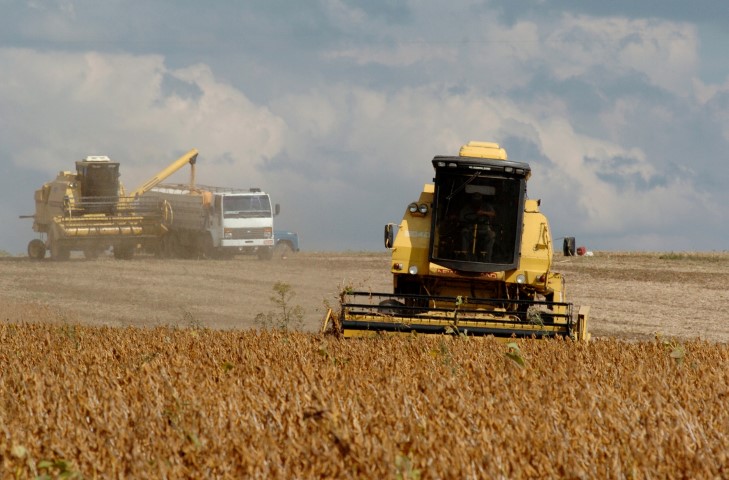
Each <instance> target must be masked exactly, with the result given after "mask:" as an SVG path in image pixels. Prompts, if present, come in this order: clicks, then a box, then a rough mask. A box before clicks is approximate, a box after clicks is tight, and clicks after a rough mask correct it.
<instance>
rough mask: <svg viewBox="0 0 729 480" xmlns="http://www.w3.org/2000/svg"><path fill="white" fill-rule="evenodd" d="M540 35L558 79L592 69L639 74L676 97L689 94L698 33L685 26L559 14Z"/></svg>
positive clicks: (691, 26)
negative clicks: (552, 23) (550, 25)
mask: <svg viewBox="0 0 729 480" xmlns="http://www.w3.org/2000/svg"><path fill="white" fill-rule="evenodd" d="M542 28H543V29H544V30H545V34H544V35H545V46H546V49H547V52H546V53H547V54H548V55H549V57H548V60H549V62H550V64H551V65H552V67H553V72H554V74H555V75H556V76H557V77H558V78H567V77H570V76H575V75H581V74H583V73H585V72H586V71H587V70H588V69H590V68H592V67H595V66H602V67H604V68H605V69H606V70H615V71H617V72H624V71H626V70H627V69H630V70H634V71H636V72H640V73H642V74H644V75H645V76H646V77H647V78H648V79H650V81H651V83H653V84H654V85H656V86H659V87H661V88H664V89H666V90H669V91H671V92H673V93H674V94H676V95H679V96H685V95H687V94H689V93H690V92H691V82H692V78H693V77H694V76H695V75H696V69H697V65H698V43H699V42H698V33H697V31H696V27H695V26H694V25H692V24H689V23H677V22H667V21H659V20H652V19H629V18H621V17H609V18H600V17H589V16H586V15H572V14H565V15H564V16H563V17H562V20H561V22H560V23H559V24H557V25H556V26H555V27H554V29H553V30H551V29H550V30H546V29H547V26H546V25H542Z"/></svg>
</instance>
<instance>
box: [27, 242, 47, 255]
mask: <svg viewBox="0 0 729 480" xmlns="http://www.w3.org/2000/svg"><path fill="white" fill-rule="evenodd" d="M28 257H30V258H31V259H33V260H43V259H44V258H46V244H45V242H43V240H40V239H38V238H34V239H33V240H31V241H30V243H29V244H28Z"/></svg>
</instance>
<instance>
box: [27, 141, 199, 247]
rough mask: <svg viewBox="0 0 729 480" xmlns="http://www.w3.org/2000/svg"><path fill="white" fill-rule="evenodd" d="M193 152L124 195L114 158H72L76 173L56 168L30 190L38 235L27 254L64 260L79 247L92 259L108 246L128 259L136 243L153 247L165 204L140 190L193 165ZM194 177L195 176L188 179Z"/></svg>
mask: <svg viewBox="0 0 729 480" xmlns="http://www.w3.org/2000/svg"><path fill="white" fill-rule="evenodd" d="M197 155H198V152H197V150H195V149H192V150H190V151H189V152H187V153H186V154H184V155H183V156H181V157H180V158H178V159H177V160H175V161H174V162H173V163H171V164H170V165H169V166H167V167H166V168H164V169H163V170H161V171H160V172H159V173H157V174H156V175H155V176H153V177H151V178H150V179H149V180H147V181H146V182H145V183H143V184H142V185H141V186H139V187H138V188H137V189H135V190H134V191H132V192H131V193H129V194H127V193H125V191H124V186H123V185H122V183H121V182H120V181H119V162H112V161H111V160H110V159H109V157H106V156H90V157H86V158H84V159H83V160H80V161H77V162H76V172H75V173H74V172H60V173H59V174H58V176H57V177H56V178H55V179H54V180H53V181H51V182H48V183H46V184H44V185H43V186H42V187H41V188H40V189H39V190H36V192H35V214H33V215H28V216H21V218H33V230H34V231H36V232H38V233H39V234H40V237H41V238H36V239H33V240H31V241H30V243H29V244H28V256H29V257H30V258H33V259H42V258H44V257H45V256H46V251H47V250H50V252H51V258H52V259H53V260H67V259H68V258H69V256H70V253H71V251H73V250H81V251H83V252H84V255H85V256H86V258H95V257H96V256H98V255H99V253H100V252H102V251H104V250H106V249H108V248H110V247H113V249H114V256H115V257H116V258H121V259H128V258H131V257H132V256H133V254H134V249H135V248H136V247H137V245H143V246H144V245H148V246H153V247H156V245H157V243H158V242H159V239H160V238H161V237H162V236H163V234H164V233H165V231H166V226H165V225H166V223H167V222H168V219H167V218H166V217H167V216H168V215H169V208H168V206H167V205H165V204H164V203H163V202H159V201H158V200H157V199H150V198H145V197H144V196H143V194H144V193H145V192H146V191H148V190H149V189H151V188H152V187H154V186H155V185H157V184H158V183H160V182H161V181H163V180H164V179H165V178H167V177H169V176H170V175H172V174H173V173H174V172H176V171H177V170H179V169H180V168H182V167H183V166H184V165H186V164H188V163H189V164H190V165H191V166H192V168H193V170H192V175H193V178H194V165H195V162H196V159H197ZM193 181H194V180H193Z"/></svg>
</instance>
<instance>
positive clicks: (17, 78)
mask: <svg viewBox="0 0 729 480" xmlns="http://www.w3.org/2000/svg"><path fill="white" fill-rule="evenodd" d="M0 65H1V66H2V68H3V70H4V71H6V72H12V74H10V75H6V76H4V77H3V79H2V80H0V105H1V106H2V110H3V112H4V116H5V117H6V119H7V118H12V122H9V121H7V120H6V123H5V124H4V125H3V127H4V128H3V131H2V132H0V139H1V140H2V142H3V144H4V146H5V148H6V149H7V150H8V151H10V152H12V153H11V158H10V160H11V161H12V162H14V163H15V164H16V165H22V166H24V167H28V168H32V169H36V170H40V171H44V172H47V173H48V175H49V180H50V178H51V177H52V176H53V175H55V172H57V171H59V170H72V169H73V162H74V161H75V160H77V159H80V158H81V157H83V156H85V155H87V154H110V155H112V156H113V157H114V158H115V159H117V160H119V161H121V162H122V167H121V170H122V175H123V179H125V183H126V184H127V185H126V186H127V188H130V187H132V186H136V185H129V184H130V183H133V184H137V183H141V182H142V181H143V180H144V179H146V177H147V176H149V175H152V174H154V173H156V172H157V171H158V170H160V169H161V168H163V167H165V166H166V164H167V163H169V162H171V161H172V160H174V158H176V156H177V155H178V154H179V153H182V152H184V151H187V150H188V149H189V148H192V147H196V148H198V150H200V162H199V164H198V175H199V178H200V179H204V180H205V181H207V182H225V184H227V185H231V184H232V183H236V182H241V183H243V185H241V186H248V182H249V181H255V180H257V179H258V178H259V174H258V171H257V167H258V166H259V164H260V162H261V161H262V160H263V159H265V158H268V157H271V156H273V155H275V154H276V153H277V152H278V151H279V150H280V148H281V141H282V140H281V139H282V135H283V133H282V132H283V130H284V129H285V125H284V123H283V121H282V120H281V119H280V118H277V117H276V116H274V115H273V114H272V113H271V112H270V111H269V110H268V109H267V108H266V107H260V106H257V105H254V104H253V103H252V102H251V101H250V100H249V99H248V98H246V96H245V95H244V94H243V93H241V92H240V91H239V90H237V89H235V88H233V87H231V86H230V85H226V84H223V83H221V82H219V81H217V80H216V79H215V77H214V75H213V74H212V72H211V71H210V70H209V68H207V67H206V66H203V65H194V66H191V67H187V68H185V69H180V70H176V71H175V70H169V69H168V68H167V67H166V66H165V64H164V59H163V58H162V57H160V56H157V55H142V56H135V55H128V54H102V53H93V52H92V53H80V54H69V53H59V52H44V53H40V52H36V51H32V50H17V49H4V50H0ZM165 75H168V76H171V77H173V78H176V79H177V80H179V81H181V82H186V83H188V84H191V85H194V86H195V87H196V88H197V89H199V91H200V95H199V96H198V97H197V98H182V97H180V96H178V95H176V94H175V93H174V92H173V93H170V94H166V93H165V92H163V91H162V88H161V84H162V81H163V77H164V76H165ZM231 186H236V185H231ZM34 187H35V186H34Z"/></svg>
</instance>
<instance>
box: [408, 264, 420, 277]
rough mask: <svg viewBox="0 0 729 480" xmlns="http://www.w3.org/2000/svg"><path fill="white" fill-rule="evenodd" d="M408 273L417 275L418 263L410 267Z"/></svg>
mask: <svg viewBox="0 0 729 480" xmlns="http://www.w3.org/2000/svg"><path fill="white" fill-rule="evenodd" d="M408 273H409V274H410V275H417V274H418V267H417V266H416V265H411V266H410V268H408Z"/></svg>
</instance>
